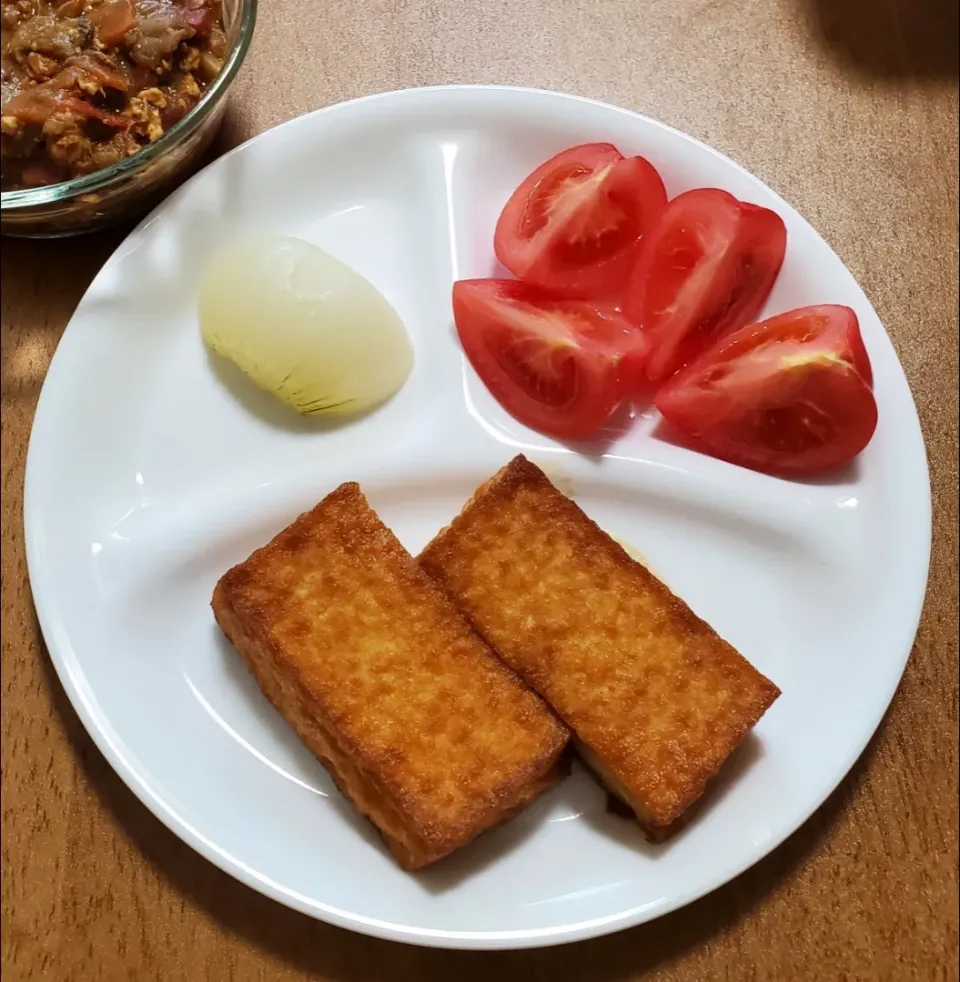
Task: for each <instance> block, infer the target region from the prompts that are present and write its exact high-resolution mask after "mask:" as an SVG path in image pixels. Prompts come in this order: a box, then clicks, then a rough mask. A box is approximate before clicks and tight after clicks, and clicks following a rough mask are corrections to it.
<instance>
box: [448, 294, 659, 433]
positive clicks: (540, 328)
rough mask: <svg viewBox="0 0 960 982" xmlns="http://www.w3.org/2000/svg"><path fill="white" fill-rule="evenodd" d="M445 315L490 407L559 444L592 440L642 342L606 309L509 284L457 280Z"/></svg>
mask: <svg viewBox="0 0 960 982" xmlns="http://www.w3.org/2000/svg"><path fill="white" fill-rule="evenodd" d="M453 315H454V321H455V324H456V328H457V334H458V336H459V338H460V343H461V345H462V346H463V350H464V353H465V354H466V356H467V358H468V359H469V361H470V363H471V365H472V366H473V368H474V370H475V371H476V372H477V374H478V375H479V376H480V378H481V380H482V381H483V383H484V384H485V385H486V387H487V388H488V389H489V391H490V392H491V393H492V395H493V396H494V397H495V398H496V399H497V401H498V402H499V403H500V404H501V405H502V406H503V407H504V408H505V409H506V410H507V411H508V412H509V413H511V414H512V415H513V416H514V417H515V418H516V419H518V420H519V421H520V422H521V423H524V424H525V425H527V426H529V427H531V428H532V429H535V430H538V431H539V432H541V433H546V434H548V435H550V436H553V437H557V438H559V439H568V440H570V439H583V438H586V437H589V436H592V435H593V434H595V433H596V432H597V430H599V429H600V428H601V427H602V426H603V425H604V424H605V423H606V422H607V421H608V420H609V418H610V416H611V415H612V414H613V413H614V411H615V410H616V409H617V408H618V407H619V405H620V404H621V402H622V401H623V399H624V397H625V395H626V394H627V392H628V390H629V389H630V388H631V387H632V384H633V373H635V372H639V371H642V365H643V355H644V353H645V351H646V343H645V341H644V339H643V338H642V337H641V336H640V334H639V333H638V332H637V331H636V330H634V329H633V328H632V327H631V326H630V325H629V324H628V323H627V322H626V321H625V320H624V319H623V317H622V316H621V315H620V313H619V312H618V311H617V310H616V309H615V308H613V307H610V306H607V305H603V304H597V303H593V302H587V301H581V300H568V299H562V298H557V297H555V296H553V295H551V294H549V293H546V292H545V291H542V290H540V289H538V288H536V287H531V286H530V285H528V284H524V283H521V282H519V281H517V280H501V279H487V280H460V281H458V282H456V283H454V285H453Z"/></svg>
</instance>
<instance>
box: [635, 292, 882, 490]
mask: <svg viewBox="0 0 960 982" xmlns="http://www.w3.org/2000/svg"><path fill="white" fill-rule="evenodd" d="M871 380H872V373H871V370H870V360H869V358H868V357H867V352H866V349H865V348H864V345H863V340H862V338H861V336H860V325H859V323H858V321H857V315H856V314H855V313H854V312H853V311H852V310H851V309H850V308H849V307H839V306H830V305H823V306H816V307H801V308H799V309H798V310H792V311H790V312H789V313H786V314H780V315H778V316H776V317H771V318H770V319H769V320H765V321H761V322H760V323H759V324H752V325H750V326H749V327H745V328H742V329H741V330H739V331H737V332H735V333H733V334H731V335H728V336H727V337H725V338H722V339H721V340H720V341H718V342H717V343H716V344H715V345H714V346H713V347H712V348H711V349H710V350H709V351H707V352H705V353H704V354H703V355H701V356H700V357H699V358H698V359H697V360H696V361H694V362H693V363H692V364H690V365H689V366H687V368H685V369H684V370H683V371H681V372H680V373H679V374H677V375H676V376H674V377H673V378H672V379H671V380H670V381H669V382H668V383H667V384H666V385H665V386H663V388H661V389H660V391H659V392H658V393H657V395H656V398H655V400H654V403H655V405H656V407H657V409H659V410H660V413H661V414H662V415H663V417H664V419H666V420H667V421H668V422H670V423H671V424H672V425H674V426H675V427H676V428H677V429H678V430H679V431H680V432H681V433H683V434H684V435H686V436H687V437H688V438H690V439H691V440H692V441H693V443H694V445H696V446H697V447H698V448H702V449H704V450H705V451H706V452H708V453H710V454H712V455H713V456H715V457H719V458H720V459H722V460H727V461H730V462H731V463H734V464H740V465H742V466H744V467H751V468H753V469H754V470H759V471H765V472H767V473H771V474H780V475H804V474H814V473H817V472H820V471H827V470H832V469H833V468H836V467H839V466H840V465H841V464H844V463H846V462H847V461H849V460H851V459H852V458H853V457H855V456H856V455H857V454H858V453H860V451H861V450H863V448H864V447H866V445H867V444H868V443H869V442H870V438H871V437H872V436H873V432H874V430H875V429H876V426H877V403H876V400H875V399H874V396H873V392H872V391H871Z"/></svg>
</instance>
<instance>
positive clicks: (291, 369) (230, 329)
mask: <svg viewBox="0 0 960 982" xmlns="http://www.w3.org/2000/svg"><path fill="white" fill-rule="evenodd" d="M200 330H201V332H202V334H203V338H204V340H205V341H206V343H207V344H208V345H209V346H210V347H211V348H212V349H213V351H215V352H216V353H217V354H219V355H222V356H224V357H225V358H229V359H230V360H231V361H232V362H234V363H235V364H236V365H237V367H238V368H240V369H241V370H242V371H243V372H244V373H245V374H246V375H248V376H249V377H250V378H251V379H252V380H253V381H254V382H256V383H257V385H259V386H260V387H261V388H263V389H265V390H266V391H268V392H271V393H273V395H275V396H277V398H279V399H281V400H282V401H283V402H285V403H286V404H287V405H289V406H291V407H292V408H294V409H296V410H297V411H298V412H300V413H304V414H305V415H327V414H329V415H344V414H349V413H357V412H362V411H363V410H364V409H369V408H370V407H372V406H375V405H377V404H378V403H380V402H383V401H384V400H385V399H388V398H389V397H390V396H392V395H393V394H394V393H395V392H396V391H397V390H398V389H399V388H400V387H401V386H402V385H403V383H404V382H405V381H406V379H407V376H408V375H409V374H410V369H411V367H412V365H413V351H412V348H411V346H410V340H409V338H408V337H407V332H406V330H405V329H404V327H403V323H402V322H401V320H400V318H399V317H398V316H397V314H396V311H394V309H393V308H392V307H391V306H390V304H389V303H388V302H387V301H386V300H385V299H384V298H383V296H382V295H381V294H380V293H379V292H378V291H377V289H376V288H375V287H374V286H373V285H372V284H371V283H370V282H369V281H368V280H366V279H364V277H362V276H361V275H360V274H359V273H357V272H356V271H355V270H353V269H351V268H350V267H349V266H347V265H346V263H342V262H341V261H340V260H339V259H335V258H334V257H333V256H331V255H329V254H327V253H326V252H324V251H323V250H322V249H320V248H318V247H317V246H315V245H311V244H310V243H309V242H304V241H303V240H302V239H294V238H289V237H285V236H257V237H254V238H246V239H241V240H239V241H237V242H235V243H233V244H231V245H229V246H227V247H226V248H224V249H223V250H221V251H220V252H218V253H217V254H216V255H215V256H214V257H213V258H212V259H211V260H210V263H209V265H208V266H207V268H206V270H205V271H204V274H203V279H202V281H201V285H200Z"/></svg>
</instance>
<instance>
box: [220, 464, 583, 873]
mask: <svg viewBox="0 0 960 982" xmlns="http://www.w3.org/2000/svg"><path fill="white" fill-rule="evenodd" d="M212 606H213V611H214V615H215V616H216V619H217V622H218V623H219V624H220V627H221V628H222V629H223V631H224V633H225V634H226V636H227V637H228V638H229V639H230V641H231V642H232V643H233V645H234V647H235V648H236V649H237V651H238V652H239V653H240V655H241V656H242V657H243V658H244V660H245V661H246V663H247V665H248V666H249V668H250V671H251V672H252V673H253V675H254V677H255V678H256V679H257V682H258V683H259V684H260V688H261V689H262V690H263V692H264V694H265V695H266V696H267V698H268V699H269V700H270V701H271V702H272V703H273V704H274V705H275V706H276V707H277V709H278V710H279V711H280V712H281V714H282V715H283V716H284V718H285V719H286V720H287V722H288V723H289V724H290V725H291V726H292V727H293V729H294V730H295V731H296V733H297V734H298V736H299V737H300V739H301V740H302V741H303V742H304V743H305V744H306V745H307V747H309V748H310V750H312V751H313V753H314V754H316V756H317V757H318V758H319V759H320V761H321V762H322V763H323V764H324V765H325V766H326V767H327V769H328V770H329V771H330V773H331V775H332V776H333V779H334V781H335V782H336V784H337V786H338V787H339V788H340V790H341V791H342V792H343V794H344V795H346V797H347V798H349V799H350V801H351V802H353V804H354V805H355V806H356V808H357V809H358V810H359V811H360V812H361V813H363V814H364V815H366V816H367V817H368V818H369V819H370V820H371V821H372V822H373V823H374V824H375V825H376V826H377V828H378V829H379V830H380V831H381V833H382V834H383V837H384V839H385V840H386V842H387V844H388V845H389V847H390V849H391V850H392V851H393V853H394V855H395V856H396V858H397V860H398V861H399V862H400V864H401V866H403V867H405V868H406V869H417V868H419V867H422V866H425V865H427V864H428V863H431V862H433V861H434V860H436V859H439V858H440V857H442V856H445V855H447V854H448V853H450V852H452V851H453V850H455V849H457V848H458V847H460V846H462V845H464V844H465V843H467V842H468V841H470V840H471V839H472V838H474V836H476V835H478V834H479V833H480V832H482V831H484V830H485V829H487V828H489V827H490V826H492V825H495V824H496V823H498V822H500V821H502V820H504V819H506V818H509V817H510V816H512V815H514V814H515V813H516V812H518V811H520V810H521V809H522V808H523V807H524V806H525V805H526V804H527V803H528V802H529V801H531V800H532V799H533V798H535V797H536V796H537V795H539V794H540V793H541V792H542V791H544V790H545V789H546V788H548V787H549V786H550V785H551V784H553V783H554V782H555V781H556V780H557V779H558V778H559V777H561V776H562V774H563V773H564V769H565V757H564V748H565V746H566V745H567V743H568V738H569V733H568V731H567V729H566V728H565V727H564V726H563V725H562V724H561V723H560V721H559V720H558V719H557V718H556V716H555V715H554V714H553V713H552V712H551V711H550V710H549V709H548V708H547V707H546V705H545V704H544V703H543V701H542V700H541V699H540V697H539V696H537V695H536V694H535V693H533V692H532V691H531V690H530V689H529V688H528V687H527V686H526V685H525V684H524V683H523V682H522V681H521V680H520V679H519V678H518V677H517V675H516V674H515V673H514V672H513V671H511V670H510V669H509V668H508V667H507V666H506V665H505V664H503V662H502V661H500V660H499V659H498V658H497V657H496V656H495V655H494V654H493V653H492V652H491V651H490V649H489V648H488V646H487V645H486V644H485V643H484V642H483V641H482V640H481V639H480V638H479V637H478V636H477V634H476V633H475V632H474V631H473V630H472V629H471V628H470V626H469V625H468V624H467V623H466V622H465V621H464V619H463V618H462V617H461V616H460V615H459V614H458V613H457V611H456V609H455V608H454V606H453V604H452V603H451V602H450V600H449V599H448V598H447V597H446V595H445V594H444V593H443V591H442V590H441V589H440V588H439V587H438V586H437V584H436V583H435V582H434V581H433V580H432V579H431V578H430V577H429V576H427V574H426V573H425V572H424V571H423V570H422V569H421V568H420V567H419V566H418V565H417V563H416V561H415V560H414V559H413V557H411V556H410V554H409V553H408V552H407V551H406V550H405V549H404V548H403V546H402V545H401V544H400V542H399V541H398V540H397V538H396V537H395V536H394V535H393V533H392V532H391V531H390V530H389V529H388V528H387V527H386V526H385V525H384V524H383V523H382V522H381V521H380V519H379V518H378V517H377V515H376V514H375V512H374V511H373V510H372V509H371V508H370V506H369V505H368V504H367V501H366V499H365V498H364V496H363V494H362V493H361V491H360V488H359V486H358V485H356V484H352V483H351V484H344V485H341V487H339V488H337V490H336V491H334V492H333V493H332V494H330V495H328V496H327V497H326V498H325V499H324V500H323V501H322V502H321V503H320V504H319V505H317V507H316V508H314V509H313V510H312V511H310V512H307V513H306V514H303V515H301V516H300V517H299V518H298V519H297V520H296V521H295V522H294V523H293V524H292V525H291V526H289V528H287V529H285V530H284V531H282V532H281V533H280V534H279V535H277V537H276V538H275V539H273V541H272V542H270V543H269V544H268V545H266V546H264V547H263V548H262V549H258V550H257V551H256V552H255V553H254V554H253V555H252V556H250V558H249V559H247V560H246V562H243V563H241V564H240V565H239V566H235V567H234V568H233V569H231V570H229V571H228V572H227V573H226V574H225V575H224V576H223V578H222V579H221V580H220V582H219V583H217V586H216V589H215V591H214V595H213V604H212Z"/></svg>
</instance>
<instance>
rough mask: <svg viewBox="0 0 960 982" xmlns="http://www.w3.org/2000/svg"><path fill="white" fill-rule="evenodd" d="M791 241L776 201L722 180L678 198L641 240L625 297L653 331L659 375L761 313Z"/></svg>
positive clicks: (652, 364) (652, 366)
mask: <svg viewBox="0 0 960 982" xmlns="http://www.w3.org/2000/svg"><path fill="white" fill-rule="evenodd" d="M786 247H787V230H786V226H785V225H784V224H783V220H782V219H781V218H780V216H779V215H777V214H776V213H775V212H772V211H770V210H769V209H768V208H761V207H759V206H758V205H749V204H743V203H742V202H740V201H738V200H737V199H736V198H735V197H734V196H733V195H732V194H727V192H726V191H720V190H719V189H717V188H698V189H697V190H695V191H687V192H685V193H684V194H680V195H678V196H677V197H676V198H674V199H673V200H672V201H671V202H670V204H669V205H667V208H666V211H665V212H664V213H663V215H662V216H661V218H660V221H659V222H658V223H657V225H656V227H655V228H654V229H653V230H652V231H650V232H648V233H647V235H646V236H645V237H644V239H643V242H642V243H641V245H640V250H639V254H638V257H637V262H636V265H635V267H634V271H633V276H632V278H631V282H630V286H629V289H628V291H627V295H626V299H625V300H624V305H623V311H624V314H625V315H626V316H627V318H628V320H630V321H632V322H633V323H635V324H637V325H638V326H639V327H641V328H642V329H643V330H644V332H645V333H646V334H647V335H648V337H649V340H650V346H651V354H650V359H649V361H648V362H647V373H648V376H649V378H650V379H651V381H654V382H659V381H662V380H663V379H665V378H669V376H670V375H672V374H673V373H674V372H675V371H677V370H678V369H680V368H682V367H683V366H684V365H685V364H688V363H689V362H691V361H692V360H693V359H694V358H696V357H697V355H698V354H700V353H701V352H702V351H703V350H704V349H705V348H707V347H709V345H710V344H711V343H713V342H714V341H715V340H716V339H717V338H718V337H722V336H723V335H724V334H728V333H730V332H731V331H735V330H737V329H738V328H740V327H743V326H744V325H745V324H749V323H750V322H751V321H753V320H754V319H755V318H756V316H757V315H758V314H759V313H760V311H761V309H762V308H763V305H764V303H765V302H766V299H767V297H768V296H769V295H770V290H771V289H772V287H773V284H774V281H775V280H776V278H777V274H778V273H779V272H780V266H781V265H782V263H783V256H784V253H785V251H786Z"/></svg>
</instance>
